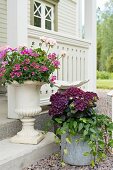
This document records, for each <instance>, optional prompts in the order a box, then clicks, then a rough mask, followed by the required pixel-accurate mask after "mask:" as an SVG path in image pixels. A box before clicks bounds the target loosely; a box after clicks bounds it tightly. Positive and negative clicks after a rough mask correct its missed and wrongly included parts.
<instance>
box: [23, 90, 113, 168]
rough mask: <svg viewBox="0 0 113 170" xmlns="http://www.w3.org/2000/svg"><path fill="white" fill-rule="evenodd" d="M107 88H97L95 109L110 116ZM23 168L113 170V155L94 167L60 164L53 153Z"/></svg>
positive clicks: (59, 160)
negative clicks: (97, 98)
mask: <svg viewBox="0 0 113 170" xmlns="http://www.w3.org/2000/svg"><path fill="white" fill-rule="evenodd" d="M108 92H109V90H97V94H98V96H99V101H98V103H97V110H98V112H99V113H101V114H107V115H109V116H111V97H108V96H107V93H108ZM24 170H113V155H109V156H108V157H107V159H106V160H105V161H103V162H101V163H99V165H98V166H95V168H91V167H90V166H79V167H78V166H70V165H65V166H64V167H62V166H61V159H60V155H59V154H54V155H51V156H49V157H48V158H45V159H42V160H40V161H39V162H37V163H35V164H33V165H31V166H30V167H27V168H25V169H24Z"/></svg>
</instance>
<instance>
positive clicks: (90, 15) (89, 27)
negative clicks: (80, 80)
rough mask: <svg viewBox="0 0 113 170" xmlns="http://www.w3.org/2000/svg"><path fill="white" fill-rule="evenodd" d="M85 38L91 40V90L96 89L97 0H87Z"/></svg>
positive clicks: (89, 62) (89, 73) (89, 71)
mask: <svg viewBox="0 0 113 170" xmlns="http://www.w3.org/2000/svg"><path fill="white" fill-rule="evenodd" d="M85 38H86V39H88V40H90V41H91V47H90V50H89V53H88V77H89V79H90V83H89V90H91V91H92V90H93V91H96V0H85Z"/></svg>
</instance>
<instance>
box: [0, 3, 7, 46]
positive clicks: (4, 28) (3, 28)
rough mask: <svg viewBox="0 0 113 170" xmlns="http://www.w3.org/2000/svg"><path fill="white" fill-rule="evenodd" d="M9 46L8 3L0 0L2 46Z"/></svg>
mask: <svg viewBox="0 0 113 170" xmlns="http://www.w3.org/2000/svg"><path fill="white" fill-rule="evenodd" d="M4 44H7V1H6V0H0V46H2V45H4Z"/></svg>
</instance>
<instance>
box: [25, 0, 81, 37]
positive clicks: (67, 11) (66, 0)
mask: <svg viewBox="0 0 113 170" xmlns="http://www.w3.org/2000/svg"><path fill="white" fill-rule="evenodd" d="M51 1H53V0H51ZM31 2H33V1H32V0H28V24H29V25H30V24H31V23H30V15H31V14H30V13H31V11H30V6H31ZM78 14H79V11H78V0H76V1H73V0H60V1H59V2H58V13H57V15H58V17H57V16H55V18H56V17H57V18H58V32H60V33H66V34H69V35H73V36H75V35H76V36H77V37H78V36H79V33H78V29H79V25H78V20H79V17H78Z"/></svg>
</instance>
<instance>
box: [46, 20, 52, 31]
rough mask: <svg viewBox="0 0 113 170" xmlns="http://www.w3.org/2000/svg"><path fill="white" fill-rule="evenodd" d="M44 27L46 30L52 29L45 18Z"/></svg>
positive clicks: (49, 22)
mask: <svg viewBox="0 0 113 170" xmlns="http://www.w3.org/2000/svg"><path fill="white" fill-rule="evenodd" d="M45 29H47V30H51V29H52V28H51V21H47V20H45Z"/></svg>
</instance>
